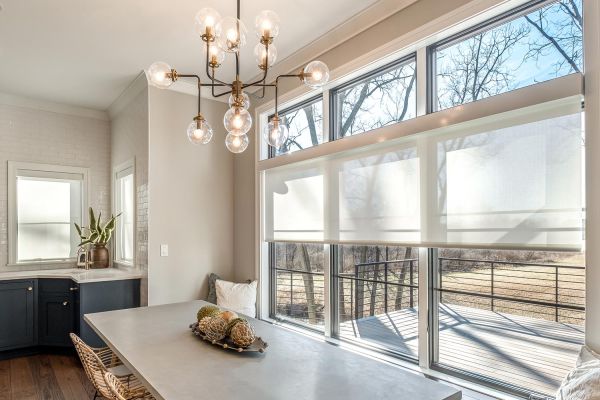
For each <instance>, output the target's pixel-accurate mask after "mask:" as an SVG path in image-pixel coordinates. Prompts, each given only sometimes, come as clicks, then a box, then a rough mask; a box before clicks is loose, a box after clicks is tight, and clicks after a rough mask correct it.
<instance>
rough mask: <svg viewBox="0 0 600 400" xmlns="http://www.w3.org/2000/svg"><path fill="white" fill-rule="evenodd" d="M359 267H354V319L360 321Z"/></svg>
mask: <svg viewBox="0 0 600 400" xmlns="http://www.w3.org/2000/svg"><path fill="white" fill-rule="evenodd" d="M358 268H359V266H358V265H355V266H354V278H356V279H355V280H354V319H355V320H357V319H358Z"/></svg>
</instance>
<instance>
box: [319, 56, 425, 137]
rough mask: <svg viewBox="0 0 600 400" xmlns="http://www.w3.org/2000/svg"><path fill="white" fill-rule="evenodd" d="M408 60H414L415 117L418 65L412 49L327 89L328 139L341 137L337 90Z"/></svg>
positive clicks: (346, 87)
mask: <svg viewBox="0 0 600 400" xmlns="http://www.w3.org/2000/svg"><path fill="white" fill-rule="evenodd" d="M410 62H414V64H415V86H414V88H413V90H414V91H415V117H416V116H417V115H418V114H417V113H416V110H417V108H418V99H417V96H418V93H417V83H416V79H418V78H417V69H418V66H417V52H416V51H413V52H410V53H408V54H405V55H403V56H401V57H399V58H397V59H394V60H393V61H391V62H388V63H386V64H384V65H382V66H380V67H378V68H375V69H373V70H371V71H368V72H366V73H364V74H361V75H359V76H357V77H356V78H354V79H351V80H349V81H347V82H344V83H341V84H339V85H337V86H335V87H333V88H331V89H330V90H329V93H328V97H329V110H324V111H327V112H329V137H330V139H329V140H331V141H333V140H339V139H343V138H342V137H340V135H339V132H338V122H341V121H339V118H338V111H339V107H338V106H337V101H336V97H337V95H338V93H339V92H341V91H343V90H346V89H348V88H350V87H352V86H355V85H356V84H358V83H361V82H364V81H367V80H369V79H371V78H373V77H375V76H378V75H381V74H383V73H386V72H389V71H391V70H394V69H396V68H399V67H400V66H402V65H405V64H409V63H410ZM401 122H403V121H397V122H394V123H391V124H388V125H384V126H389V125H395V124H399V123H401ZM380 128H383V126H381V127H379V128H375V129H371V130H369V131H365V132H360V133H357V135H361V134H364V133H369V132H372V131H374V130H377V129H380ZM350 136H355V135H350Z"/></svg>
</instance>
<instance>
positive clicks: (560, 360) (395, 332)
mask: <svg viewBox="0 0 600 400" xmlns="http://www.w3.org/2000/svg"><path fill="white" fill-rule="evenodd" d="M439 321H440V322H439V324H440V333H439V342H440V345H439V364H441V365H443V366H448V367H452V368H456V369H460V370H463V371H467V372H473V373H477V374H480V375H485V376H488V377H492V378H494V379H496V380H499V381H504V382H507V383H510V384H513V385H516V386H520V387H523V388H526V389H528V390H531V391H535V392H539V393H545V394H553V393H554V392H555V391H556V389H557V388H558V386H559V385H560V382H561V381H562V379H563V378H564V377H565V375H566V374H567V373H568V371H569V370H570V369H571V368H573V366H574V365H575V360H576V359H577V354H578V352H579V349H580V346H581V345H582V344H583V342H584V332H583V327H578V326H573V325H567V324H562V323H556V322H552V321H545V320H539V319H533V318H527V317H520V316H514V315H510V314H503V313H497V312H491V311H486V310H479V309H475V308H469V307H463V306H456V305H448V304H443V305H441V306H440V313H439ZM340 335H341V336H342V337H344V338H348V339H353V340H359V341H365V342H368V343H371V344H375V345H380V346H386V347H393V348H394V350H395V351H399V352H401V353H403V354H406V355H408V356H412V357H414V358H416V357H417V310H416V309H404V310H401V311H395V312H390V313H387V314H381V315H377V316H373V317H367V318H363V319H360V320H358V321H349V322H345V323H343V324H341V326H340Z"/></svg>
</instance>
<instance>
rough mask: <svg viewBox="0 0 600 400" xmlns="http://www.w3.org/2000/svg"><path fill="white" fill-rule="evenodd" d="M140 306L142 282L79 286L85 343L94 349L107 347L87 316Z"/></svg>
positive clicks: (136, 280) (80, 325) (129, 281)
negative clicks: (88, 321)
mask: <svg viewBox="0 0 600 400" xmlns="http://www.w3.org/2000/svg"><path fill="white" fill-rule="evenodd" d="M139 306H140V280H139V279H127V280H122V281H107V282H92V283H82V284H80V285H79V319H80V321H79V329H80V336H81V339H83V341H84V342H86V343H87V344H88V345H90V346H92V347H103V346H106V344H104V342H103V341H102V339H100V337H99V336H98V335H97V334H96V332H94V330H93V329H92V327H91V326H89V325H88V323H87V322H85V320H84V319H83V316H84V315H85V314H91V313H96V312H102V311H112V310H122V309H124V308H133V307H139Z"/></svg>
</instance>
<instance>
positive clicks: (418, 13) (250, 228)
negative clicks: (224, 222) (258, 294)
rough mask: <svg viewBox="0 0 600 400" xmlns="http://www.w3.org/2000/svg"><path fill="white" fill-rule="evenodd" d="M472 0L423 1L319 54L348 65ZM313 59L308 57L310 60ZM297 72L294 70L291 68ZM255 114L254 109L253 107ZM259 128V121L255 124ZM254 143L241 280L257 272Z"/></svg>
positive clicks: (239, 199)
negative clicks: (257, 124)
mask: <svg viewBox="0 0 600 400" xmlns="http://www.w3.org/2000/svg"><path fill="white" fill-rule="evenodd" d="M469 2H470V0H444V1H439V0H419V1H418V2H416V3H414V4H412V5H410V6H408V7H407V8H405V9H403V10H401V11H399V12H398V13H396V14H394V15H392V16H390V17H388V18H387V19H385V20H383V21H382V22H380V23H379V24H376V25H374V26H372V27H371V28H369V29H367V30H365V31H363V32H362V33H360V34H359V35H357V36H355V37H354V38H352V39H351V40H348V41H346V42H344V43H342V44H341V45H339V46H337V47H335V48H333V49H331V50H330V51H328V52H326V53H325V54H322V55H319V56H318V57H315V58H318V59H319V60H321V61H324V62H325V63H327V65H328V66H329V68H330V69H331V70H334V69H336V68H338V67H340V66H342V65H344V64H347V63H349V62H351V61H353V60H354V59H356V58H357V57H360V56H362V55H363V54H365V53H368V52H369V51H371V50H373V49H375V48H377V47H380V46H382V45H384V44H386V43H389V42H391V41H393V40H394V39H396V38H398V37H400V36H402V35H404V34H406V33H408V32H411V31H413V30H415V29H417V28H419V27H421V26H423V25H425V24H426V23H428V22H430V21H432V20H433V19H435V18H439V17H441V16H443V15H444V14H447V13H448V12H450V11H452V10H454V9H456V8H458V7H461V6H464V5H465V4H468V3H469ZM309 61H311V60H306V62H309ZM290 72H293V71H290ZM298 84H299V83H298V81H297V80H296V79H289V80H286V81H285V83H284V85H282V86H280V88H281V89H280V94H284V93H285V92H286V91H290V90H292V89H294V88H295V87H297V86H298ZM273 95H274V94H273V93H272V92H270V94H268V95H267V96H265V99H264V100H262V101H260V100H257V99H254V98H252V97H251V102H252V107H257V106H259V105H261V104H263V103H264V102H268V101H271V100H272V99H273ZM251 111H252V112H253V115H254V108H253V109H252V110H251ZM255 127H256V124H255ZM251 139H252V141H251V144H250V146H249V147H248V149H247V150H246V151H245V152H244V153H243V154H241V155H237V156H235V161H234V176H235V182H234V183H235V185H234V186H235V193H234V194H235V205H234V208H235V258H234V264H235V268H236V272H235V277H236V279H238V280H241V279H248V278H251V277H252V278H254V277H255V276H256V272H255V250H256V244H255V228H254V226H255V219H254V218H255V215H254V212H255V197H254V187H255V172H254V162H255V160H254V154H255V150H254V141H255V140H262V138H261V134H260V132H258V131H256V132H255V133H254V134H253V135H251Z"/></svg>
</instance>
